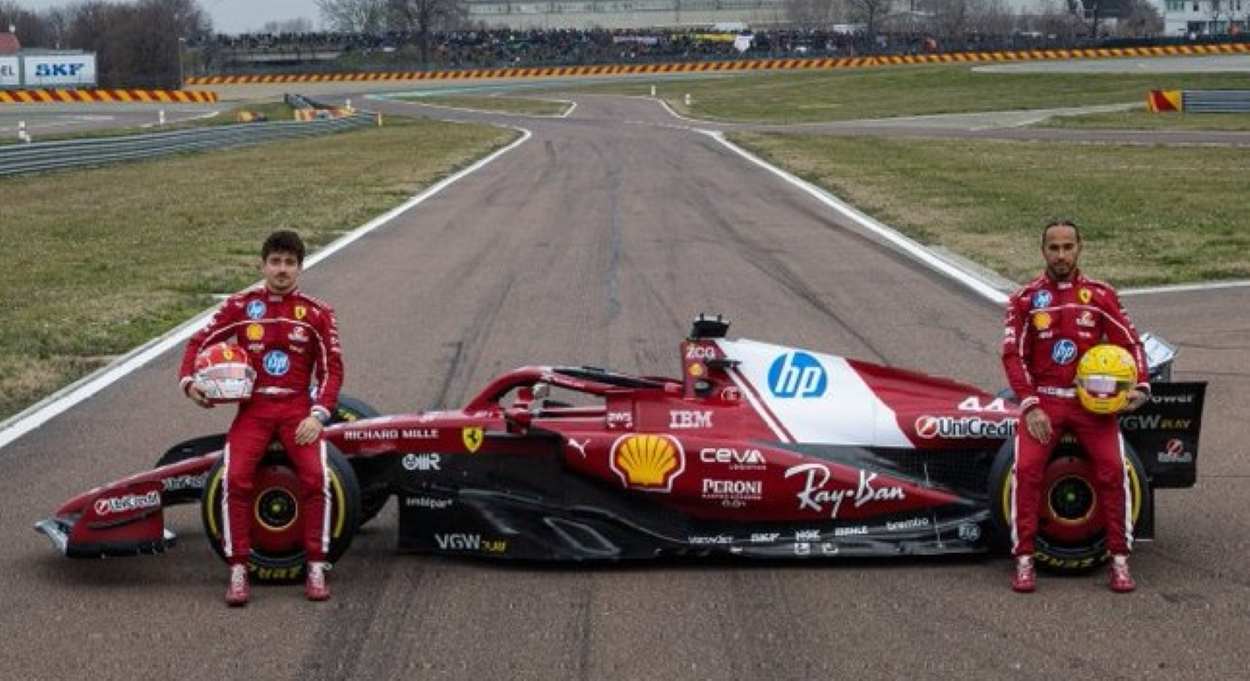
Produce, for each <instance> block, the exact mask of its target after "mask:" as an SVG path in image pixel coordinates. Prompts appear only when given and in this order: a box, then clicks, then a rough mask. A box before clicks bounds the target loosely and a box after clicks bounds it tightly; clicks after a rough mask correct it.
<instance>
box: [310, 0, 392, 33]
mask: <svg viewBox="0 0 1250 681" xmlns="http://www.w3.org/2000/svg"><path fill="white" fill-rule="evenodd" d="M386 3H387V0H317V9H319V10H321V19H322V20H323V21H325V22H326V24H327V25H329V27H330V29H331V30H333V31H339V32H340V33H381V32H382V31H383V30H384V29H385V28H386Z"/></svg>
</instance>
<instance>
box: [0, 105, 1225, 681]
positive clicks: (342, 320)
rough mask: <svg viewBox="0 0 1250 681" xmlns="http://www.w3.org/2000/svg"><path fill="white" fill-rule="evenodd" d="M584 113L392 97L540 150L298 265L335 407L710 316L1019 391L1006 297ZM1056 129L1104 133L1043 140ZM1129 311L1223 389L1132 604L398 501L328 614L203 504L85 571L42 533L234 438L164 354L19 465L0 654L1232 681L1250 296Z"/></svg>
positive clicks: (659, 343)
mask: <svg viewBox="0 0 1250 681" xmlns="http://www.w3.org/2000/svg"><path fill="white" fill-rule="evenodd" d="M339 96H342V95H339ZM360 97H363V95H362V94H360V93H357V94H354V95H353V99H354V101H363V99H358V98H360ZM561 97H562V98H568V99H571V100H573V101H576V103H577V106H576V108H575V109H574V110H573V111H572V113H571V114H570V115H568V116H567V117H566V118H535V117H518V116H507V115H501V114H485V113H469V112H461V111H453V110H448V109H442V108H434V107H423V106H421V105H420V104H417V103H413V102H406V101H395V100H370V101H369V103H368V107H369V108H376V109H380V110H382V111H384V112H385V113H387V114H416V115H431V116H435V117H439V118H446V119H456V120H472V121H485V122H492V123H497V124H504V125H510V126H515V127H522V128H524V129H525V130H527V131H529V133H531V136H530V137H529V138H528V139H527V140H525V141H524V142H523V143H521V144H519V145H518V146H516V147H515V148H513V149H511V150H510V151H508V152H507V153H504V154H502V155H501V156H499V157H498V158H497V159H496V160H494V161H493V162H491V163H490V164H488V165H486V166H484V167H482V168H481V169H479V170H477V171H476V172H473V173H471V174H469V175H467V176H465V177H464V178H463V179H461V180H459V181H457V182H455V183H454V184H451V185H450V186H447V187H446V188H444V189H443V190H442V191H440V192H439V193H437V194H435V195H433V196H432V197H430V198H429V199H428V200H426V201H424V202H423V203H421V204H420V205H419V206H418V207H416V208H415V209H413V210H411V211H408V212H405V213H403V214H401V215H399V216H397V217H395V218H394V219H393V220H391V221H390V222H389V223H387V224H385V225H383V226H381V227H380V228H378V229H377V230H375V231H372V232H370V233H368V234H366V235H364V236H363V237H361V238H360V239H358V240H356V241H354V242H353V243H351V244H350V245H348V246H346V247H345V248H343V249H342V250H341V251H339V252H338V253H336V254H335V255H334V256H333V257H330V258H328V259H326V260H324V261H322V262H319V263H318V264H317V265H316V266H315V267H313V268H311V269H309V270H308V271H307V272H306V273H305V275H304V279H303V282H302V285H303V288H304V289H305V290H307V291H309V292H310V293H312V294H314V295H316V296H318V297H322V298H324V299H326V300H328V301H330V302H331V303H332V304H333V305H334V306H335V308H336V311H337V312H338V315H339V324H340V330H341V333H342V340H343V346H344V348H345V361H346V375H347V379H346V384H345V392H347V393H349V394H353V395H356V396H359V397H361V398H364V399H365V400H367V401H370V402H372V403H373V404H375V405H376V406H377V407H379V408H380V409H381V410H382V411H384V412H397V411H415V410H419V409H427V408H433V407H439V406H456V405H459V404H461V403H462V402H463V400H465V398H466V396H468V395H470V394H472V393H474V392H476V390H477V389H478V388H479V387H480V386H482V385H484V384H485V383H486V382H487V381H488V380H489V379H490V378H492V377H493V376H494V375H496V374H497V373H500V372H502V371H505V370H508V369H510V368H513V367H516V366H520V365H525V364H592V365H596V366H603V367H610V368H614V369H618V370H622V371H628V372H638V373H642V374H664V375H673V374H676V373H677V372H678V371H679V362H678V356H677V343H678V341H679V340H680V338H681V337H682V336H683V335H684V334H685V333H686V332H687V331H688V328H689V322H690V319H691V318H692V316H693V315H694V314H696V313H698V312H701V311H709V312H721V313H724V314H726V315H727V316H728V317H729V318H730V319H732V320H733V321H734V326H733V328H732V329H731V333H730V335H731V336H734V337H739V336H740V337H747V338H756V339H760V340H766V341H770V342H777V343H784V344H790V345H797V346H803V347H810V348H813V349H817V350H822V351H828V352H832V353H837V354H843V355H847V356H850V357H857V358H863V359H866V360H871V361H876V362H884V363H889V364H894V365H899V366H905V367H912V368H917V369H921V370H924V371H927V372H930V373H934V374H938V375H946V376H952V377H956V378H960V379H963V380H966V381H968V382H971V383H974V384H977V385H980V386H984V387H986V388H990V389H994V390H996V389H997V388H998V387H1000V386H1001V385H1002V384H1003V383H1004V379H1003V377H1002V370H1001V368H1000V364H999V359H998V349H999V339H1000V337H1001V328H1000V322H1001V317H1002V311H1001V309H1000V307H999V306H998V305H997V304H995V303H993V302H991V301H989V300H987V299H986V298H985V297H984V296H981V295H978V294H976V293H975V292H973V291H971V290H970V289H969V288H967V287H966V286H964V285H962V284H959V283H957V282H955V281H953V280H952V279H950V278H948V277H945V276H942V275H940V274H938V273H936V272H934V271H933V270H932V269H930V268H929V267H926V266H924V265H922V264H920V263H919V262H918V261H917V260H916V259H914V258H913V257H911V256H909V255H906V254H903V253H901V252H900V251H899V250H898V249H897V248H896V247H894V246H891V245H889V244H886V243H884V242H883V241H882V240H881V238H880V237H879V236H877V235H875V234H873V233H870V232H867V231H865V230H863V229H862V227H860V226H859V225H857V224H855V223H854V222H852V221H851V220H850V219H848V218H847V217H845V216H843V215H841V214H839V213H837V212H835V211H833V210H830V208H829V207H828V206H827V205H826V204H825V203H822V202H820V201H818V200H817V199H816V198H814V197H813V196H811V195H810V194H809V193H807V192H805V191H803V190H802V189H800V188H799V187H797V186H795V185H793V184H792V183H788V182H786V181H784V180H783V179H781V178H779V177H778V176H777V175H775V174H773V173H771V172H769V171H768V170H767V169H765V168H762V167H760V166H759V165H757V164H754V163H752V162H750V161H749V160H747V159H745V158H743V157H742V156H740V155H739V154H737V153H735V152H734V151H733V150H731V149H730V148H728V147H727V146H725V145H723V144H722V143H720V142H719V141H718V140H717V139H715V138H714V137H713V136H711V135H708V134H705V133H704V132H702V131H701V130H700V128H703V127H714V126H703V125H701V124H699V123H697V122H691V121H687V120H682V119H678V118H675V117H674V116H673V115H672V114H671V113H670V112H669V111H666V110H665V109H664V108H663V107H661V106H660V105H659V104H658V103H656V102H654V101H651V100H647V99H641V98H625V97H609V96H589V95H587V96H583V95H577V94H569V95H562V96H561ZM830 127H831V128H832V127H833V126H830ZM901 127H905V126H901ZM930 127H933V126H930ZM934 129H935V130H936V129H938V128H937V127H934ZM941 129H944V130H959V129H961V128H959V126H941ZM964 129H965V130H966V128H964ZM1009 130H1018V132H1011V133H1007V132H1004V133H1003V134H1012V135H1014V134H1025V133H1024V131H1023V129H1016V128H1010V129H1009ZM832 131H833V130H831V132H832ZM1060 133H1072V134H1093V133H1082V132H1081V131H1055V130H1042V129H1036V130H1030V131H1029V134H1033V135H1043V136H1044V135H1051V134H1060ZM852 134H860V132H859V131H858V130H856V131H855V132H853V133H852ZM862 134H867V133H862ZM878 134H880V133H878ZM890 134H893V132H891V133H890ZM917 134H918V133H917ZM950 134H951V135H956V134H958V133H956V132H951V133H950ZM963 134H975V135H988V134H989V133H987V132H984V131H981V132H975V133H969V132H966V131H965V132H964V133H963ZM1105 134H1110V133H1105ZM1085 257H1086V259H1087V260H1092V261H1095V262H1096V261H1097V259H1098V257H1099V254H1098V252H1097V251H1096V250H1093V249H1091V250H1090V251H1089V252H1087V253H1086V255H1085ZM1039 266H1040V263H1039ZM1127 302H1128V305H1129V311H1130V312H1131V313H1132V314H1133V316H1134V319H1135V321H1136V322H1137V325H1138V327H1139V328H1141V329H1144V330H1149V331H1152V332H1155V333H1157V334H1159V335H1161V336H1163V337H1164V338H1166V339H1168V340H1169V341H1171V342H1173V343H1176V344H1178V345H1179V346H1180V348H1181V355H1180V357H1179V359H1178V362H1177V366H1176V377H1177V378H1178V379H1179V380H1206V381H1210V382H1211V384H1210V388H1209V391H1208V400H1207V406H1206V412H1205V417H1204V424H1205V427H1204V429H1203V438H1202V443H1201V454H1200V460H1199V481H1198V485H1197V487H1195V488H1194V489H1191V490H1165V491H1162V492H1160V493H1159V495H1158V496H1157V497H1156V504H1157V508H1156V523H1157V536H1158V539H1157V540H1156V541H1155V542H1154V543H1151V544H1143V545H1140V546H1139V547H1138V551H1137V557H1136V558H1135V562H1134V567H1135V574H1136V576H1137V579H1138V581H1139V589H1138V591H1137V592H1136V593H1135V594H1132V595H1129V596H1123V595H1115V594H1112V593H1111V592H1110V591H1108V590H1107V589H1106V586H1105V577H1104V575H1103V573H1102V572H1101V571H1100V572H1098V573H1096V574H1092V575H1089V576H1088V577H1077V578H1055V577H1051V578H1047V577H1046V576H1045V575H1043V576H1042V579H1041V581H1040V584H1039V592H1038V593H1037V594H1034V595H1032V596H1020V595H1017V594H1014V593H1012V592H1011V590H1010V589H1009V586H1008V584H1009V571H1010V565H1009V562H1008V561H1006V560H1005V559H1002V558H990V559H972V560H969V559H959V560H945V559H943V560H917V559H910V558H900V559H897V560H881V561H858V562H845V561H844V562H828V563H799V564H793V565H788V564H756V563H744V562H733V561H721V562H715V563H711V564H708V563H699V562H695V561H691V562H664V563H658V564H640V565H620V566H612V565H606V566H581V565H569V566H535V565H510V564H503V563H496V562H488V561H485V560H449V559H445V558H429V557H420V556H404V555H397V554H396V553H395V552H394V541H395V540H394V538H395V526H396V516H395V512H394V506H393V504H392V506H391V507H389V508H388V509H387V510H386V511H384V512H383V514H382V515H381V517H379V518H378V519H377V520H376V521H374V522H373V523H372V524H370V525H368V526H366V527H365V528H364V530H363V532H362V534H361V535H360V536H358V537H357V539H356V542H355V544H354V545H353V547H352V549H351V551H350V552H349V553H348V554H347V556H346V557H345V558H344V559H343V560H342V561H341V562H340V563H339V564H338V565H336V566H335V570H334V571H333V573H332V574H331V582H332V586H333V589H334V598H333V600H331V601H329V602H328V603H324V604H313V603H308V602H306V601H305V600H304V599H303V594H302V590H301V589H299V588H294V587H292V588H286V587H280V588H258V589H256V590H255V593H254V596H253V602H252V603H251V604H250V605H249V606H248V607H247V608H245V609H242V610H229V609H227V608H226V607H225V606H224V604H223V603H222V601H221V594H222V591H223V589H224V586H225V574H226V573H225V569H224V566H223V565H222V564H221V563H220V562H219V561H218V560H217V559H216V558H215V557H214V556H213V555H212V552H211V550H210V549H209V547H208V546H207V544H206V542H205V540H204V537H203V533H202V530H201V529H200V519H199V514H198V509H197V508H195V507H190V506H187V507H178V508H175V509H173V510H171V511H169V512H168V513H167V514H166V522H167V524H168V525H169V526H170V527H171V528H172V529H173V530H174V531H175V532H177V533H178V535H179V537H180V541H179V545H178V546H177V547H176V548H174V549H173V550H172V551H170V552H169V553H167V554H165V555H163V556H155V557H143V558H135V559H110V560H106V561H70V560H66V559H65V558H62V557H61V556H60V555H58V554H56V553H55V552H54V551H52V550H51V549H50V548H49V546H48V544H47V542H46V540H45V539H44V538H43V537H42V536H39V535H37V534H35V533H34V532H32V531H31V524H32V523H33V522H34V521H35V520H36V519H38V518H41V517H44V516H45V515H47V514H48V513H49V512H50V511H51V510H52V509H53V508H55V506H56V505H58V504H59V503H60V502H61V501H62V500H64V499H65V498H67V497H69V496H70V495H72V494H76V493H78V492H79V491H82V490H84V489H87V488H89V487H91V486H92V485H95V484H99V483H101V482H104V481H107V480H112V479H115V478H117V477H120V476H123V475H125V474H128V473H131V472H134V471H138V470H141V469H143V468H145V467H148V466H151V465H152V464H153V463H154V462H155V460H156V457H157V456H158V455H159V454H160V453H161V452H162V451H164V449H165V448H166V447H167V446H169V445H170V444H172V443H174V442H176V441H179V440H181V439H184V438H188V437H193V436H197V435H202V434H207V433H211V432H220V431H223V430H224V429H225V428H226V427H227V426H228V424H229V419H230V417H231V416H232V412H233V410H232V409H228V408H227V409H217V410H213V411H207V412H206V411H202V410H199V409H196V408H194V407H193V406H192V405H191V404H190V403H189V402H187V401H186V400H184V399H181V398H180V397H179V396H178V389H177V382H176V380H175V376H176V370H177V361H178V358H179V354H180V353H179V350H173V351H170V352H166V353H164V354H162V355H160V356H159V357H157V358H156V359H155V360H153V361H151V362H149V363H148V364H146V365H145V366H143V367H142V368H140V369H138V370H137V371H134V372H133V373H130V374H128V375H126V376H125V377H123V378H122V379H120V380H118V381H117V382H115V383H113V384H112V385H111V386H109V387H108V388H106V389H105V390H103V391H102V392H100V393H99V394H98V395H96V396H95V397H94V398H92V399H90V400H87V401H85V402H83V403H81V404H79V405H77V406H76V407H74V408H73V409H70V410H69V411H66V412H65V413H63V414H61V415H59V416H57V417H56V418H54V419H52V420H51V421H49V422H48V423H46V424H44V425H43V426H42V427H40V428H38V429H37V430H34V431H32V432H30V433H28V434H26V435H24V436H23V437H21V438H20V439H18V440H17V441H15V442H13V443H11V444H9V445H8V446H6V447H4V448H3V449H0V518H3V519H4V522H3V524H2V525H0V545H2V546H4V547H5V548H4V572H5V580H4V589H3V591H2V592H0V613H2V614H0V635H2V636H3V637H4V639H5V645H4V646H3V648H2V649H0V651H2V652H0V669H4V670H5V671H4V674H3V675H4V676H5V677H6V678H22V679H59V678H66V677H71V676H77V675H81V674H83V673H84V672H86V673H89V674H90V675H91V676H92V677H94V678H99V679H106V678H110V679H111V678H131V677H134V676H138V675H141V674H142V675H147V676H152V677H158V678H159V677H176V678H180V679H223V678H257V679H283V678H316V679H369V678H379V679H380V678H401V677H402V678H409V679H426V678H429V679H463V678H474V679H542V680H543V681H548V680H556V679H651V678H665V679H833V678H855V679H878V678H880V679H894V678H939V677H941V678H959V679H978V678H985V679H1001V678H1011V679H1053V678H1055V677H1056V676H1060V675H1062V676H1065V677H1069V678H1099V679H1141V678H1151V679H1216V678H1241V677H1243V676H1244V674H1245V670H1246V669H1247V668H1250V647H1248V646H1247V645H1246V643H1247V642H1250V562H1247V561H1246V556H1247V555H1250V540H1248V539H1247V535H1246V528H1247V527H1250V508H1247V505H1246V504H1245V502H1244V499H1245V485H1246V481H1247V477H1248V476H1250V451H1247V447H1246V445H1245V442H1246V441H1247V440H1248V436H1250V430H1248V429H1247V426H1246V425H1245V420H1244V418H1243V416H1242V412H1243V411H1244V405H1245V404H1246V403H1247V402H1248V401H1250V387H1247V385H1248V383H1247V381H1246V380H1245V379H1246V376H1247V370H1246V367H1247V366H1250V341H1247V340H1246V339H1247V338H1248V337H1250V336H1248V332H1250V315H1248V314H1247V312H1246V310H1247V309H1250V289H1247V288H1244V287H1241V288H1239V287H1234V288H1223V289H1214V290H1186V291H1179V292H1156V293H1149V294H1143V295H1136V296H1132V297H1129V298H1128V299H1127Z"/></svg>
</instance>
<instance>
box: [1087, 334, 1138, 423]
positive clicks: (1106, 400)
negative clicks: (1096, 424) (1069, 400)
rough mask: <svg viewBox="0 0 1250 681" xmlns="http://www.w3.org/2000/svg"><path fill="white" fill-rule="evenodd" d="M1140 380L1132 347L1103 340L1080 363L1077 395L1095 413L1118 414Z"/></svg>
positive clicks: (1088, 351)
mask: <svg viewBox="0 0 1250 681" xmlns="http://www.w3.org/2000/svg"><path fill="white" fill-rule="evenodd" d="M1136 383H1137V362H1135V361H1134V360H1133V356H1132V355H1131V354H1129V351H1128V350H1125V349H1124V348H1122V347H1120V346H1118V345H1112V344H1111V343H1100V344H1098V345H1095V346H1094V347H1092V348H1090V349H1089V350H1086V351H1085V354H1084V355H1082V356H1081V361H1080V363H1079V364H1077V365H1076V396H1077V398H1079V399H1080V400H1081V404H1082V405H1083V406H1084V407H1085V408H1086V409H1087V410H1089V411H1091V412H1093V413H1095V414H1114V413H1116V412H1118V411H1120V410H1121V409H1123V408H1124V406H1125V405H1126V404H1128V391H1129V389H1131V388H1132V387H1133V386H1134V385H1136Z"/></svg>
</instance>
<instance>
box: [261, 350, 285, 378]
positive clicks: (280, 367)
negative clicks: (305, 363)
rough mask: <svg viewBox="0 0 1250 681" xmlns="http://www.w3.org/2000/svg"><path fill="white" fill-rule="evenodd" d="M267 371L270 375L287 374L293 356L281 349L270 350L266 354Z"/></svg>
mask: <svg viewBox="0 0 1250 681" xmlns="http://www.w3.org/2000/svg"><path fill="white" fill-rule="evenodd" d="M264 365H265V373H267V374H269V375H270V376H285V375H286V372H288V371H290V370H291V358H290V357H289V356H287V354H286V353H285V352H283V351H281V350H270V351H269V353H268V354H266V355H265V360H264Z"/></svg>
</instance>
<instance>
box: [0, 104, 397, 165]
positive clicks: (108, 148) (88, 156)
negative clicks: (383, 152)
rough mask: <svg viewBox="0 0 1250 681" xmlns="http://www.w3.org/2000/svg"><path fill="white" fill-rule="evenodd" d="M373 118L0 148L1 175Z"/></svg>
mask: <svg viewBox="0 0 1250 681" xmlns="http://www.w3.org/2000/svg"><path fill="white" fill-rule="evenodd" d="M375 121H376V117H375V115H374V114H372V113H357V114H354V115H351V116H345V117H343V118H331V119H325V120H314V121H309V122H290V121H283V122H274V123H244V124H237V125H220V126H210V127H204V128H192V129H190V130H175V131H171V132H157V133H150V134H142V135H126V136H121V137H96V138H87V139H79V140H65V141H60V142H36V143H33V144H13V145H5V146H0V176H4V175H18V174H21V173H33V172H40V171H45V170H62V169H65V168H80V167H86V166H99V165H106V164H109V163H117V162H119V161H132V160H137V159H146V158H153V157H156V156H164V155H167V154H176V153H180V152H187V151H201V150H205V149H225V148H228V147H243V146H250V145H254V144H261V143H263V142H272V141H275V140H283V139H292V138H297V137H311V136H314V135H325V134H328V133H333V132H339V131H342V130H349V129H352V128H360V127H365V126H370V125H374V124H375Z"/></svg>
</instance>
